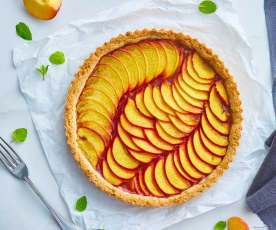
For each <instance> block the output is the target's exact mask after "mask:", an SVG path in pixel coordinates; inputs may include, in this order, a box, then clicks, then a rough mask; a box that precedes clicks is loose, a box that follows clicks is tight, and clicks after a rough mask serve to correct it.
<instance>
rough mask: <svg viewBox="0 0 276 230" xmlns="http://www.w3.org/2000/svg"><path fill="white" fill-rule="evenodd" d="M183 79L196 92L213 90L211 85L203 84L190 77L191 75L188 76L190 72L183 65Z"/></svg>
mask: <svg viewBox="0 0 276 230" xmlns="http://www.w3.org/2000/svg"><path fill="white" fill-rule="evenodd" d="M182 79H183V81H184V82H185V83H186V84H187V85H189V86H190V87H191V88H193V89H195V90H201V91H206V92H209V90H210V88H211V84H202V83H200V82H197V81H196V80H194V78H192V77H191V76H190V74H188V72H187V70H186V68H185V65H183V68H182Z"/></svg>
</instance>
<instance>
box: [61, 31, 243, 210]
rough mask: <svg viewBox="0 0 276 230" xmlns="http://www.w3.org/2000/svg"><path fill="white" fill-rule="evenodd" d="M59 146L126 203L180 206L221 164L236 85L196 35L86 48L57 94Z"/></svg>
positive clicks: (231, 147) (230, 142)
mask: <svg viewBox="0 0 276 230" xmlns="http://www.w3.org/2000/svg"><path fill="white" fill-rule="evenodd" d="M65 109H66V114H65V128H66V136H67V137H68V144H69V145H70V146H71V150H72V152H73V154H74V158H75V160H76V161H78V162H79V166H80V167H81V168H82V170H83V171H84V173H85V174H86V175H87V176H88V177H89V179H90V181H93V182H94V183H95V184H96V185H97V186H98V187H100V188H101V189H102V190H103V191H104V192H107V193H109V194H110V195H113V196H115V197H116V198H117V199H120V200H124V201H125V202H130V203H132V204H134V205H142V206H145V205H149V206H163V205H171V204H173V203H180V202H183V201H187V200H189V199H190V198H193V197H195V196H196V195H197V194H198V193H202V192H203V191H204V190H205V189H206V188H208V187H210V185H211V184H212V183H214V182H216V181H217V178H218V177H219V176H221V175H222V174H223V171H224V170H225V169H227V168H228V164H229V162H231V161H232V157H233V155H234V154H235V152H236V147H237V146H238V144H239V138H240V136H241V122H242V114H241V113H242V109H241V101H240V98H239V92H238V90H237V84H236V83H235V82H234V81H233V77H232V76H231V75H230V74H229V71H228V69H227V68H226V67H224V64H223V62H222V61H220V60H219V58H218V56H217V55H214V54H213V53H212V51H211V50H210V49H209V48H206V46H205V45H204V44H201V43H199V42H198V40H196V39H192V38H191V37H190V36H186V35H183V34H182V33H175V32H173V31H165V30H159V31H157V30H143V31H135V32H128V33H126V34H125V35H119V36H118V37H117V38H112V39H111V40H110V41H109V42H107V43H105V44H104V45H103V46H102V47H99V48H97V49H96V51H95V53H93V54H91V55H90V57H89V58H88V59H86V60H85V61H84V64H83V65H82V66H81V67H80V68H79V72H78V73H77V74H76V75H75V79H74V80H73V81H72V83H71V88H70V89H69V91H68V97H67V99H66V108H65Z"/></svg>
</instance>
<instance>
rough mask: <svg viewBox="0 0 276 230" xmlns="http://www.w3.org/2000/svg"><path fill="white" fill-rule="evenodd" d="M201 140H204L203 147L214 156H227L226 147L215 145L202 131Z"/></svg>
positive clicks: (200, 131)
mask: <svg viewBox="0 0 276 230" xmlns="http://www.w3.org/2000/svg"><path fill="white" fill-rule="evenodd" d="M199 133H200V138H201V140H202V143H203V145H204V146H205V147H206V148H207V149H208V150H209V151H210V152H212V153H213V154H215V155H217V156H224V155H225V154H226V150H227V148H226V147H221V146H218V145H215V144H214V143H213V142H211V141H210V140H209V139H208V138H207V137H206V136H205V134H204V132H203V131H202V130H201V129H200V130H199Z"/></svg>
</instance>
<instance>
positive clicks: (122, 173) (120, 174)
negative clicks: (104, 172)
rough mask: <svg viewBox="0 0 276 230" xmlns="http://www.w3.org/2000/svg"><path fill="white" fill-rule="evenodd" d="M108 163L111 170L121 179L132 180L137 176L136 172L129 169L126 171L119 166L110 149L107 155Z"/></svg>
mask: <svg viewBox="0 0 276 230" xmlns="http://www.w3.org/2000/svg"><path fill="white" fill-rule="evenodd" d="M106 161H107V164H108V166H109V168H110V170H111V171H112V172H113V173H114V174H115V175H116V176H117V177H119V178H121V179H131V178H132V177H134V176H135V171H131V170H128V169H125V168H123V167H121V166H120V165H118V164H117V163H116V161H115V160H114V158H113V155H112V152H111V149H108V151H107V155H106Z"/></svg>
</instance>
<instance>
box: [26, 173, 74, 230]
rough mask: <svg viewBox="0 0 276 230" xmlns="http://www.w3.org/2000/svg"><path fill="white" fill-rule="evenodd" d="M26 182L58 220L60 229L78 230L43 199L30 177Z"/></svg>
mask: <svg viewBox="0 0 276 230" xmlns="http://www.w3.org/2000/svg"><path fill="white" fill-rule="evenodd" d="M24 181H25V182H26V183H27V184H28V185H29V187H30V188H31V189H32V190H33V191H34V193H35V194H36V195H37V196H38V197H39V198H40V200H41V201H42V202H43V203H44V205H45V206H46V207H47V208H48V210H49V211H50V213H51V214H52V216H53V217H54V219H55V220H56V222H57V224H58V225H59V227H60V229H62V230H78V229H79V228H77V227H76V226H75V225H74V224H73V223H70V222H68V221H67V220H65V219H64V218H63V217H62V216H61V215H60V214H58V213H57V212H56V211H55V210H54V208H53V207H52V206H51V205H50V204H49V203H48V201H47V200H46V199H45V198H44V197H43V195H42V194H41V193H40V191H39V190H38V189H37V188H36V187H35V185H34V183H33V182H32V181H31V180H30V178H29V177H25V178H24Z"/></svg>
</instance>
